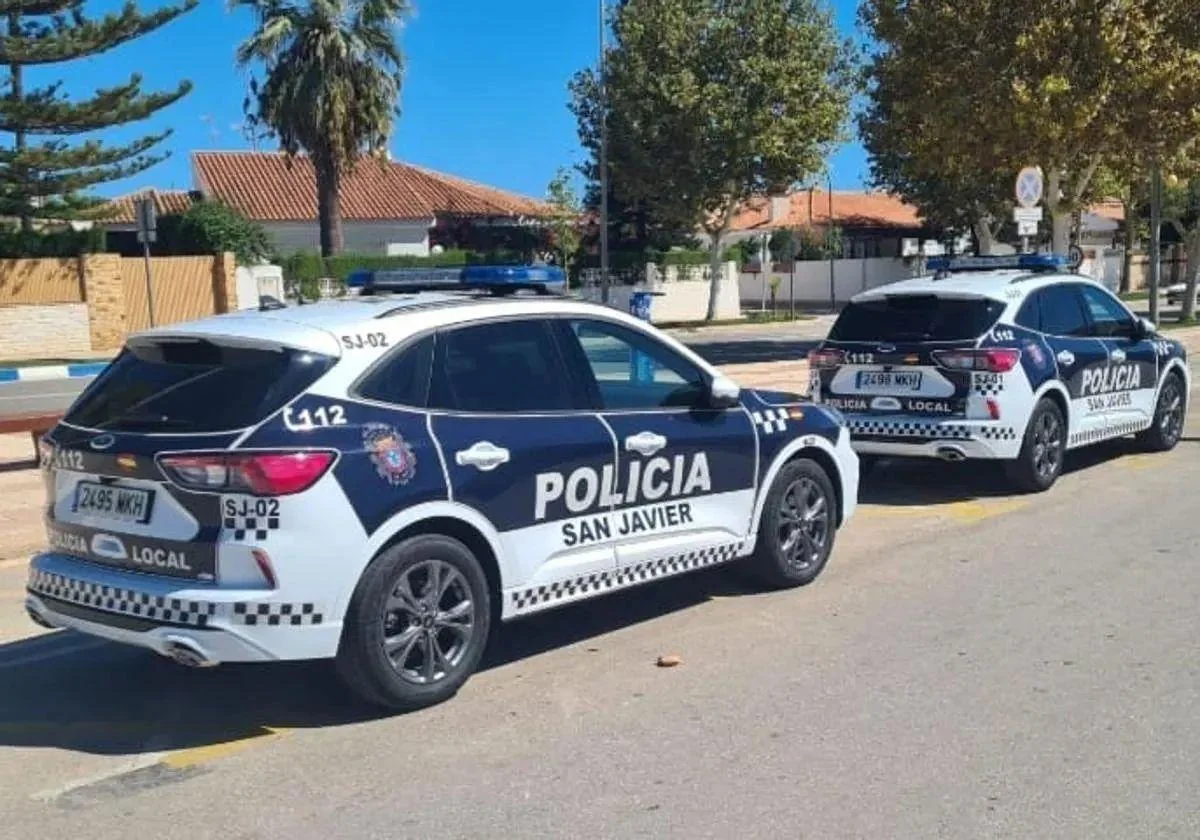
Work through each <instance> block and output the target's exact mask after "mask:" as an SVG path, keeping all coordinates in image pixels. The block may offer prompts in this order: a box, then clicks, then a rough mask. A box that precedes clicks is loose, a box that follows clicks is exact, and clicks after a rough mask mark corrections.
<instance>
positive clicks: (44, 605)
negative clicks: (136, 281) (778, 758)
mask: <svg viewBox="0 0 1200 840" xmlns="http://www.w3.org/2000/svg"><path fill="white" fill-rule="evenodd" d="M366 283H367V287H366V288H362V289H360V293H359V294H358V295H355V296H351V297H348V298H347V299H344V300H340V301H329V302H323V303H316V304H311V305H299V306H288V307H272V308H268V307H264V308H263V310H262V311H242V312H238V313H234V314H228V315H222V316H218V317H212V318H206V319H203V320H199V321H194V322H190V323H185V324H176V325H172V326H168V327H161V328H158V329H153V330H150V331H147V332H144V333H140V334H138V335H135V336H133V337H131V338H130V339H129V341H128V342H127V344H126V346H125V347H124V349H123V350H122V351H121V353H120V355H119V356H118V357H117V358H116V360H115V361H114V362H113V363H112V364H111V365H110V366H109V367H108V368H107V369H106V370H105V371H104V372H103V373H102V374H101V375H99V376H98V377H97V378H96V380H95V381H94V382H93V383H92V384H91V385H90V386H89V387H88V388H87V389H86V391H85V392H84V393H83V394H81V395H80V397H79V399H78V400H77V401H76V402H75V404H74V405H73V406H72V407H71V408H70V410H69V411H68V412H67V414H66V416H65V418H64V419H63V421H62V422H61V423H60V424H59V425H58V426H56V427H55V428H54V429H53V430H52V431H51V432H50V433H49V434H48V435H47V436H46V437H45V439H44V441H43V442H42V467H43V471H44V476H45V482H46V489H47V493H48V498H49V505H48V512H47V527H48V531H49V543H50V547H49V550H48V551H46V552H45V553H41V554H38V555H37V556H36V557H35V558H34V559H33V562H32V567H31V572H30V578H29V583H28V593H27V599H26V605H27V608H28V612H29V614H30V615H31V617H32V618H33V619H34V620H35V621H37V622H38V623H40V624H43V625H47V626H52V627H72V628H75V629H77V630H80V631H83V632H85V633H91V634H94V635H97V636H102V637H106V638H108V639H113V640H116V641H119V642H125V643H129V644H133V645H140V646H143V647H146V648H150V649H153V650H155V651H158V652H160V653H162V654H165V655H168V656H170V657H172V658H174V659H175V660H177V661H179V662H182V663H185V664H189V665H211V664H216V663H219V662H232V661H241V662H245V661H269V660H281V659H306V658H336V661H337V664H338V666H339V670H340V672H341V673H342V674H343V676H344V678H345V679H346V681H347V682H348V684H349V685H350V686H351V687H352V688H353V689H354V690H355V691H356V692H357V693H358V694H359V695H361V696H362V697H363V698H365V699H367V700H368V701H371V702H374V703H377V704H380V705H384V706H388V707H392V708H401V709H405V708H415V707H420V706H423V705H427V704H430V703H435V702H438V701H440V700H443V699H445V698H447V697H449V696H450V695H452V694H453V693H454V692H455V691H456V690H457V688H458V687H459V686H461V685H462V684H463V682H464V681H465V680H466V679H467V678H468V677H469V676H470V674H471V673H472V671H473V670H474V669H475V667H476V665H477V663H478V662H479V658H480V655H481V653H482V652H483V649H484V645H485V643H486V640H487V637H488V635H489V633H490V631H491V629H492V626H493V624H494V623H496V622H497V620H507V619H512V618H516V617H518V616H523V615H527V614H530V613H534V612H538V611H541V610H546V609H550V608H553V607H558V606H561V605H564V604H568V603H570V602H572V601H578V600H581V599H585V598H591V597H593V596H596V595H600V594H603V593H606V592H611V591H613V590H618V589H624V588H628V587H632V586H635V585H637V584H640V583H642V582H644V581H649V580H653V579H656V578H662V577H666V576H670V575H675V574H680V573H683V572H687V571H690V570H693V569H699V568H702V567H706V566H712V565H715V564H720V563H733V562H737V563H741V564H743V565H745V567H746V568H747V570H749V571H752V572H754V573H755V574H757V576H758V578H759V579H760V580H761V581H762V582H763V583H764V584H766V585H768V586H772V587H789V586H797V585H802V584H806V583H808V582H810V581H812V580H813V579H814V578H816V577H817V575H819V574H820V572H821V570H822V569H823V568H824V566H825V564H826V561H827V559H828V557H829V554H830V551H831V549H832V547H833V543H834V537H835V533H836V531H837V529H838V528H839V527H840V526H841V525H842V524H843V523H844V522H845V521H846V520H847V518H848V517H850V516H851V514H852V513H853V511H854V509H855V504H856V501H857V493H858V459H857V456H856V455H855V454H854V452H853V451H852V449H851V448H850V441H849V435H848V433H847V431H846V429H845V427H844V426H843V425H842V424H841V423H840V422H839V419H838V413H837V412H836V411H831V410H829V409H825V408H821V407H817V406H814V405H812V404H811V403H809V402H801V401H800V400H799V399H798V398H796V397H795V396H793V395H789V394H779V393H772V392H765V391H754V390H740V389H739V388H738V386H736V385H735V384H734V383H733V382H731V381H730V380H729V379H727V378H725V377H724V376H722V375H721V374H720V373H719V372H718V371H716V370H714V369H713V368H712V367H710V366H709V365H708V364H706V363H705V362H704V361H703V360H702V359H700V358H699V357H697V356H696V354H694V353H693V352H691V351H690V350H688V349H687V348H686V347H684V346H682V345H680V344H679V343H677V342H675V341H674V340H672V339H671V338H670V337H668V336H666V335H664V334H662V333H660V332H658V331H657V330H655V329H654V328H652V327H650V326H649V325H647V324H645V323H643V322H641V321H639V320H637V319H635V318H633V317H631V316H629V315H626V314H624V313H621V312H618V311H615V310H613V309H610V308H606V307H600V306H596V305H591V304H586V303H582V302H579V301H575V300H571V299H568V298H566V297H562V296H560V295H554V294H546V292H551V291H555V290H556V289H555V288H554V287H560V288H561V286H562V285H563V283H562V278H561V275H560V274H556V273H555V272H554V271H553V270H549V269H535V268H531V269H526V270H512V269H507V270H491V269H485V268H481V269H468V270H466V271H463V272H461V274H459V275H457V276H455V277H454V278H453V279H452V280H450V281H449V282H447V281H446V280H445V278H442V279H440V280H438V279H437V278H435V279H434V280H433V281H431V280H430V278H428V277H421V276H416V277H414V276H411V275H409V276H395V275H394V274H393V275H392V276H390V277H380V276H375V277H371V278H368V279H367V281H366ZM447 286H449V288H446V287H447ZM431 287H436V288H431ZM518 291H520V292H521V293H520V294H518V293H517V292H518ZM499 292H504V293H506V294H499ZM529 292H532V294H528V293H529Z"/></svg>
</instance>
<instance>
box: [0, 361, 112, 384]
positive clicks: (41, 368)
mask: <svg viewBox="0 0 1200 840" xmlns="http://www.w3.org/2000/svg"><path fill="white" fill-rule="evenodd" d="M108 365H109V363H108V362H80V363H78V364H70V365H35V366H33V367H0V383H3V382H34V381H45V380H48V379H79V378H82V377H89V376H96V375H97V374H99V373H100V372H101V371H102V370H104V369H105V368H106V367H108Z"/></svg>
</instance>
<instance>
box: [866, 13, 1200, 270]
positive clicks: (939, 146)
mask: <svg viewBox="0 0 1200 840" xmlns="http://www.w3.org/2000/svg"><path fill="white" fill-rule="evenodd" d="M863 18H864V21H865V23H866V28H867V30H868V32H869V34H870V35H871V37H872V40H873V43H875V44H876V47H875V50H874V53H873V55H872V58H871V61H870V64H869V76H870V80H871V83H870V92H871V100H872V101H871V105H870V107H869V108H868V112H867V114H868V115H867V116H866V117H864V121H863V128H864V134H865V135H866V139H867V145H868V148H869V149H871V154H872V157H873V166H874V167H875V170H874V171H875V174H876V176H877V178H878V179H879V180H880V181H881V182H883V183H885V184H886V185H888V186H889V187H891V188H893V189H895V190H896V191H898V192H899V193H900V194H901V195H904V196H905V197H906V198H911V199H912V200H914V202H916V203H917V204H918V206H922V207H923V209H925V208H937V207H945V208H946V209H947V210H948V211H949V212H950V215H953V214H954V212H955V208H958V211H957V212H959V213H969V214H971V215H973V216H974V217H975V218H976V220H978V219H979V218H980V217H982V216H991V217H993V218H994V217H995V215H996V214H997V212H999V210H1000V209H1001V206H1003V205H1008V204H1010V202H1011V198H1010V197H1009V195H1008V193H1009V190H1011V184H1012V178H1013V177H1014V176H1015V174H1016V171H1017V169H1018V168H1019V167H1020V166H1023V165H1039V166H1041V168H1042V170H1043V172H1044V173H1045V179H1046V189H1045V205H1046V208H1047V210H1048V211H1049V213H1050V217H1051V226H1052V244H1053V248H1054V250H1055V251H1056V252H1058V253H1065V252H1066V249H1067V244H1068V236H1069V229H1070V220H1071V216H1072V214H1073V213H1074V212H1075V211H1077V210H1079V209H1080V208H1081V207H1083V206H1085V205H1086V204H1088V203H1089V202H1090V201H1092V200H1094V199H1095V198H1098V197H1102V196H1100V194H1099V192H1100V191H1099V189H1098V187H1097V184H1096V183H1095V179H1094V176H1095V173H1096V172H1097V170H1098V169H1100V167H1101V166H1104V165H1108V166H1111V167H1113V168H1114V169H1115V170H1117V171H1120V170H1122V169H1123V168H1124V167H1125V166H1126V165H1127V164H1128V163H1130V162H1132V161H1137V160H1139V159H1143V160H1144V159H1145V155H1146V153H1147V152H1148V151H1149V150H1150V145H1151V144H1152V143H1159V142H1163V143H1166V145H1173V144H1174V142H1175V141H1174V139H1173V138H1174V137H1175V136H1176V134H1177V133H1178V132H1176V131H1175V126H1176V125H1177V124H1180V123H1187V124H1188V129H1189V130H1191V128H1193V127H1194V125H1193V124H1194V122H1195V119H1194V116H1193V115H1194V114H1195V113H1196V102H1197V96H1198V94H1197V92H1196V86H1195V85H1188V84H1183V83H1182V80H1183V79H1186V78H1189V77H1190V75H1191V74H1192V73H1193V72H1194V70H1192V69H1190V68H1194V66H1196V63H1197V54H1196V52H1195V49H1194V46H1193V45H1192V44H1191V42H1193V41H1195V40H1197V38H1200V33H1198V27H1197V26H1196V21H1195V11H1194V6H1192V4H1191V3H1190V0H1163V1H1162V2H1158V0H1155V2H1151V0H1120V2H1107V0H1014V2H1012V3H1007V4H1005V5H1004V6H1003V7H1001V6H997V5H996V4H994V3H992V2H991V0H926V2H921V3H911V2H907V0H866V2H865V5H864V9H863ZM1177 88H1189V89H1190V90H1189V91H1188V92H1187V93H1186V94H1181V93H1180V92H1179V91H1178V90H1176V89H1177ZM1167 111H1172V113H1170V114H1168V113H1167ZM1176 111H1182V112H1183V115H1182V116H1181V115H1179V114H1176V113H1174V112H1176ZM1160 122H1161V124H1163V125H1166V126H1169V129H1168V130H1166V131H1165V134H1166V136H1167V137H1168V138H1172V139H1167V140H1164V139H1163V138H1161V137H1160V138H1159V139H1157V140H1152V139H1151V138H1150V135H1152V134H1158V133H1162V132H1160V128H1159V124H1160ZM1193 136H1194V134H1193ZM939 177H941V178H942V180H943V181H944V183H945V184H946V185H948V187H947V188H946V189H945V192H944V193H943V192H939V185H938V184H937V179H938V178H939ZM931 190H932V194H933V195H932V197H931V195H930V193H931ZM998 203H999V204H1001V206H997V204H998ZM1005 209H1006V208H1005ZM930 212H931V214H932V215H934V216H936V215H937V211H936V210H930Z"/></svg>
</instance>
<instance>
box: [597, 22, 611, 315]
mask: <svg viewBox="0 0 1200 840" xmlns="http://www.w3.org/2000/svg"><path fill="white" fill-rule="evenodd" d="M598 5H599V7H600V301H601V303H608V283H609V278H608V61H607V57H606V56H605V37H604V29H605V26H606V21H605V19H604V12H605V8H604V0H599V3H598Z"/></svg>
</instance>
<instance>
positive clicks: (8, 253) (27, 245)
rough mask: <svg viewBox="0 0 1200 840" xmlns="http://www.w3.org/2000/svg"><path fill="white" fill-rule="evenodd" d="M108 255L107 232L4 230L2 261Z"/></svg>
mask: <svg viewBox="0 0 1200 840" xmlns="http://www.w3.org/2000/svg"><path fill="white" fill-rule="evenodd" d="M102 251H104V231H102V230H100V229H98V228H91V229H89V230H71V229H69V228H67V229H64V230H52V231H39V230H19V229H17V228H15V227H9V226H0V258H3V259H21V258H25V257H30V258H36V257H78V256H80V255H82V254H92V253H97V252H102Z"/></svg>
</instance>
